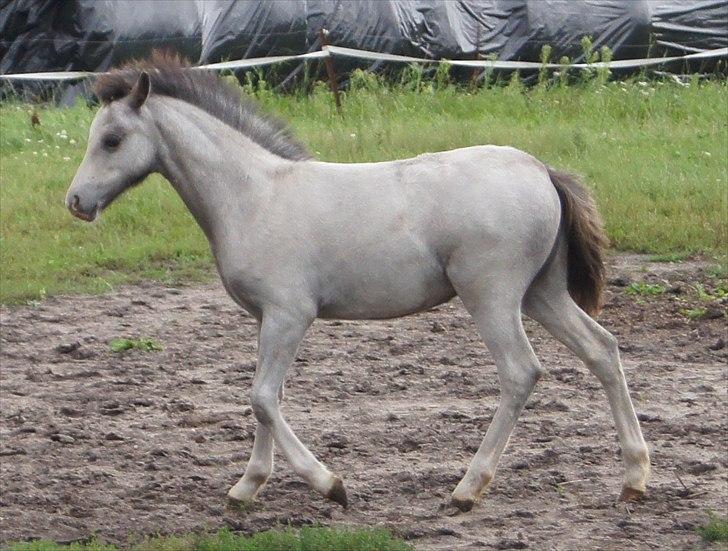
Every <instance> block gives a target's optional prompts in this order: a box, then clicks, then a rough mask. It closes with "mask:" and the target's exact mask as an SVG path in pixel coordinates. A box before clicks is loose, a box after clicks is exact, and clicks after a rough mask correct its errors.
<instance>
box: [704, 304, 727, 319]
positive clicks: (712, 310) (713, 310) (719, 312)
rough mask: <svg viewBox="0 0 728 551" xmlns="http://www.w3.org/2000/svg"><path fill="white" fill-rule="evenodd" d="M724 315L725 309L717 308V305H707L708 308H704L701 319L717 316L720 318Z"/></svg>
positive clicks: (715, 317) (716, 317)
mask: <svg viewBox="0 0 728 551" xmlns="http://www.w3.org/2000/svg"><path fill="white" fill-rule="evenodd" d="M724 315H725V311H724V309H723V308H719V307H717V306H708V308H707V309H706V310H705V314H703V319H706V320H715V319H718V318H722V317H723V316H724Z"/></svg>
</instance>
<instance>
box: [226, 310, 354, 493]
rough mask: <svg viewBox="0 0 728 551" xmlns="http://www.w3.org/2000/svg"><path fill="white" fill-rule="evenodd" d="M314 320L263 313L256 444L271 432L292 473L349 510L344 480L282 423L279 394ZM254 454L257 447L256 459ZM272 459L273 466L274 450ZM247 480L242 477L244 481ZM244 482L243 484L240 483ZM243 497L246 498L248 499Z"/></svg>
mask: <svg viewBox="0 0 728 551" xmlns="http://www.w3.org/2000/svg"><path fill="white" fill-rule="evenodd" d="M313 319H314V318H313V316H306V315H301V314H299V313H295V312H287V311H283V310H280V309H276V310H271V311H265V312H263V318H262V323H261V328H260V338H259V344H258V367H257V369H256V372H255V380H254V381H253V391H252V394H251V403H252V406H253V412H254V413H255V417H256V419H257V420H258V423H259V425H258V426H259V429H258V431H257V433H256V444H257V443H258V436H261V437H262V436H265V433H264V431H270V434H271V435H272V436H273V439H274V440H275V443H276V445H277V446H278V448H279V449H280V452H281V453H282V454H283V456H284V457H285V458H286V459H288V462H289V463H290V464H291V466H292V467H293V470H294V471H295V472H296V473H298V474H299V475H300V476H301V477H302V478H303V479H304V480H305V481H306V482H308V484H309V485H311V486H312V487H313V488H314V489H316V490H318V491H319V492H320V493H321V494H322V495H323V496H324V497H326V498H328V499H331V500H333V501H336V502H337V503H339V504H341V505H342V506H344V507H346V506H347V500H346V491H345V490H344V484H343V482H342V481H341V479H340V478H339V477H338V476H335V475H334V474H332V473H331V472H330V471H329V470H328V469H327V468H326V467H325V466H324V465H322V464H321V463H320V462H319V461H318V460H317V459H316V458H315V457H314V455H313V454H312V453H311V452H310V451H309V450H308V449H307V448H306V446H304V445H303V444H302V443H301V441H300V440H299V439H298V438H297V437H296V435H295V434H294V433H293V431H292V430H291V427H289V426H288V424H287V423H286V421H285V420H284V419H283V416H282V415H281V412H280V407H279V400H278V394H279V392H280V389H281V387H282V384H283V380H284V379H285V375H286V371H287V370H288V367H289V366H290V365H291V363H292V362H293V360H294V358H295V356H296V350H297V349H298V345H299V344H300V342H301V340H303V336H304V334H305V333H306V330H307V329H308V328H309V326H310V325H311V323H312V322H313ZM261 440H262V441H263V444H261V447H262V446H263V445H264V444H265V443H266V440H265V438H262V439H261ZM255 451H256V450H255V444H254V455H255ZM263 451H264V452H266V457H268V455H267V452H268V450H267V449H262V450H261V453H260V456H263V453H262V452H263ZM256 456H257V455H256ZM270 458H271V459H270V460H271V462H272V448H271V452H270ZM251 459H252V458H251ZM254 474H255V473H254V472H253V473H251V477H250V480H251V481H252V478H253V475H254ZM246 476H247V471H246ZM246 476H243V480H244V479H245V478H246ZM243 480H241V483H242V482H243ZM238 484H240V483H238ZM238 484H236V485H235V487H234V488H233V490H235V488H237V487H238ZM247 488H248V486H247V485H245V483H244V484H243V487H242V488H241V490H243V492H245V491H246V489H247ZM233 490H231V492H230V494H229V495H230V497H232V498H234V499H235V498H236V495H240V494H237V492H234V491H233ZM256 491H257V488H256ZM234 494H236V495H234ZM252 495H253V496H254V495H255V494H254V493H253V494H252ZM243 497H244V498H245V495H244V496H243ZM251 497H252V496H251Z"/></svg>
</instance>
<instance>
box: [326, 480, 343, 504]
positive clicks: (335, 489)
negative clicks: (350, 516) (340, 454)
mask: <svg viewBox="0 0 728 551" xmlns="http://www.w3.org/2000/svg"><path fill="white" fill-rule="evenodd" d="M326 499H330V500H331V501H333V502H336V503H338V504H339V505H341V506H342V507H343V508H344V509H346V508H348V507H349V500H348V499H346V489H345V488H344V483H343V482H342V481H341V479H340V478H338V477H337V478H335V479H334V484H333V486H331V489H330V490H329V493H327V494H326Z"/></svg>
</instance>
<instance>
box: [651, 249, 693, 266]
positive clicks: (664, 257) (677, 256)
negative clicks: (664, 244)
mask: <svg viewBox="0 0 728 551" xmlns="http://www.w3.org/2000/svg"><path fill="white" fill-rule="evenodd" d="M688 258H690V253H688V252H683V251H678V252H674V253H664V254H653V255H650V257H649V261H650V262H670V263H675V262H682V261H683V260H687V259H688Z"/></svg>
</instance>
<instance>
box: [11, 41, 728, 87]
mask: <svg viewBox="0 0 728 551" xmlns="http://www.w3.org/2000/svg"><path fill="white" fill-rule="evenodd" d="M334 56H342V57H351V58H355V59H368V60H372V61H391V62H398V63H448V64H450V65H454V66H458V67H483V68H491V69H512V70H513V69H541V68H547V69H562V68H576V69H585V68H589V67H591V68H609V69H633V68H638V67H649V66H655V65H662V64H664V63H670V62H673V61H681V60H689V59H709V58H716V57H728V48H719V49H717V50H707V51H704V52H698V53H694V54H687V55H682V56H672V57H655V58H646V59H622V60H618V61H608V62H597V63H591V64H589V63H570V64H561V63H546V64H543V63H539V62H537V61H498V60H488V59H470V60H467V59H422V58H419V57H410V56H405V55H395V54H383V53H379V52H369V51H366V50H354V49H352V48H343V47H341V46H324V47H323V49H322V50H319V51H316V52H309V53H307V54H301V55H281V56H272V57H257V58H251V59H239V60H236V61H223V62H220V63H210V64H208V65H199V66H197V67H195V69H213V70H224V69H244V68H248V67H261V66H264V65H271V64H274V63H282V62H284V61H296V60H298V61H304V60H307V59H322V58H325V57H334ZM98 74H102V73H93V72H87V71H57V72H43V73H16V74H6V75H0V78H4V79H6V80H57V81H63V80H78V79H83V78H87V77H90V76H94V75H98Z"/></svg>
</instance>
